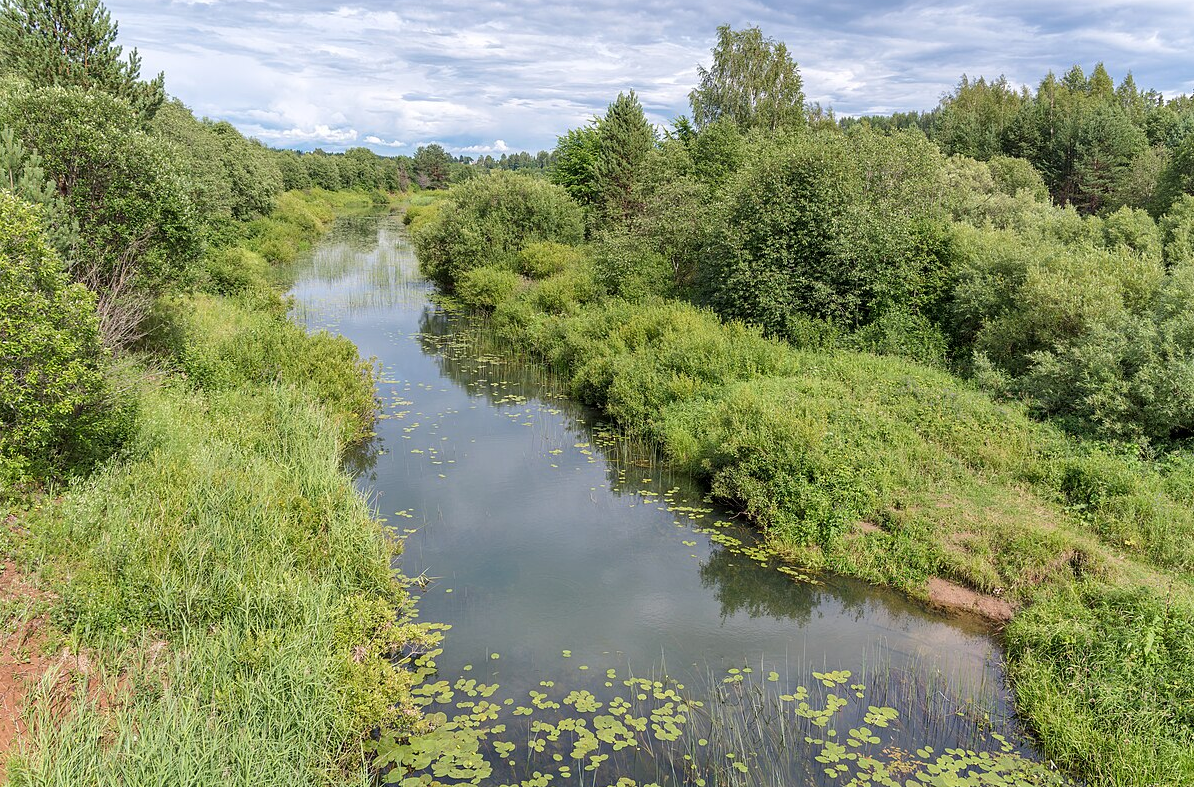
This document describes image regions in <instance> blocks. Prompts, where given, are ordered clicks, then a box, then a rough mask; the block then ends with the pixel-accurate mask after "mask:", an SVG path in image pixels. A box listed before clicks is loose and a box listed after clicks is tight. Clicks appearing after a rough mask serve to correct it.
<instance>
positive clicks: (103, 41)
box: [0, 0, 165, 120]
mask: <svg viewBox="0 0 1194 787" xmlns="http://www.w3.org/2000/svg"><path fill="white" fill-rule="evenodd" d="M118 32H119V27H118V25H117V24H116V23H115V22H113V21H112V17H111V15H110V14H109V13H108V10H107V9H106V8H104V5H103V3H101V2H99V0H46V1H44V2H39V1H38V0H4V2H3V4H2V5H0V63H3V68H4V71H6V72H7V73H9V74H13V75H16V76H18V77H20V78H22V79H25V80H27V81H28V82H29V83H30V84H32V85H34V86H35V87H50V86H62V87H68V86H69V87H77V88H81V89H83V90H85V91H90V90H97V91H102V92H104V93H107V94H108V95H111V96H114V97H117V98H121V99H124V100H125V101H127V102H128V103H129V104H131V105H132V106H133V108H134V109H135V110H136V111H137V114H138V115H139V116H140V117H141V118H143V119H146V120H148V119H150V118H152V117H153V115H154V113H155V112H157V110H158V108H159V107H160V106H161V105H162V102H163V100H164V99H165V90H164V88H163V84H164V77H163V75H162V74H158V76H157V77H156V78H155V79H154V80H153V81H151V82H142V81H141V58H140V56H139V55H138V54H137V50H136V49H134V50H133V51H132V52H130V53H129V56H128V59H127V60H121V54H122V52H123V49H122V47H120V46H119V45H117V44H116V36H117V34H118Z"/></svg>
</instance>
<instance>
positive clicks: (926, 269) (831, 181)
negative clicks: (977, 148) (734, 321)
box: [705, 127, 952, 336]
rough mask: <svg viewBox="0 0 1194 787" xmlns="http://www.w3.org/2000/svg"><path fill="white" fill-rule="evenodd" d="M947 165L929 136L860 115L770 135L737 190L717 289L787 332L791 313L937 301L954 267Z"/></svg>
mask: <svg viewBox="0 0 1194 787" xmlns="http://www.w3.org/2000/svg"><path fill="white" fill-rule="evenodd" d="M942 169H943V165H942V162H941V158H940V155H939V154H938V153H937V152H936V150H935V149H934V148H932V146H931V145H930V144H929V143H927V141H925V140H924V139H923V137H921V138H919V140H918V139H917V138H916V137H914V136H911V135H910V134H901V135H897V136H882V135H878V134H875V133H874V132H871V131H869V130H866V129H865V128H862V127H859V130H858V131H857V133H855V132H851V134H850V135H848V136H844V135H841V134H839V133H834V132H822V131H815V132H810V133H808V134H802V135H798V136H794V137H792V138H790V139H787V140H782V141H780V142H778V143H776V144H772V145H766V146H764V147H763V148H762V149H761V150H760V151H759V152H758V153H757V154H756V155H755V157H754V158H753V160H752V161H751V162H750V164H749V165H748V167H747V169H746V171H745V172H744V174H743V176H742V177H741V178H740V179H739V181H738V182H737V184H736V188H735V189H734V191H733V193H732V194H731V195H730V198H729V202H728V210H727V215H726V219H725V227H726V229H725V231H724V240H723V246H724V253H722V254H720V255H719V256H720V260H719V261H718V262H717V263H716V264H715V266H711V267H710V269H709V270H708V271H707V272H706V273H705V276H706V285H705V286H706V288H707V289H708V291H709V292H710V295H709V297H710V300H711V301H712V302H713V303H714V304H715V306H716V307H717V309H718V310H719V312H721V313H722V314H725V315H728V316H732V317H735V318H739V319H744V320H748V321H750V322H754V323H757V324H759V325H762V326H763V327H764V328H765V329H767V331H769V332H771V333H774V334H776V335H779V336H783V335H786V334H787V332H788V327H789V325H790V324H791V323H792V322H793V315H800V314H803V315H806V316H808V317H812V318H815V319H827V320H830V321H832V322H838V323H842V324H844V325H847V326H855V325H860V324H865V323H867V322H869V321H871V320H873V319H875V318H876V317H877V316H878V315H880V314H882V313H884V312H885V311H887V310H890V309H905V310H909V311H914V312H916V311H923V310H929V311H932V310H934V309H936V308H937V305H938V302H939V301H941V300H942V298H943V297H945V295H946V294H947V293H948V290H949V287H950V285H951V277H952V272H951V266H952V253H951V251H950V248H949V234H948V232H946V231H945V228H944V226H943V225H942V224H941V223H940V219H939V218H938V216H937V210H938V209H937V208H936V207H935V204H936V202H937V195H938V194H939V191H940V188H941V184H942V182H943V181H942Z"/></svg>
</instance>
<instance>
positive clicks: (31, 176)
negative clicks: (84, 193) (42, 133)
mask: <svg viewBox="0 0 1194 787" xmlns="http://www.w3.org/2000/svg"><path fill="white" fill-rule="evenodd" d="M0 189H7V190H8V191H9V192H11V193H12V194H15V195H16V196H17V197H20V198H21V199H23V200H25V201H26V202H30V203H33V204H34V205H40V206H41V209H42V212H43V213H42V215H43V216H44V217H45V222H44V230H43V231H44V232H45V235H46V240H47V241H48V242H49V243H50V245H51V246H53V247H54V249H55V251H57V252H58V253H59V254H60V255H62V256H63V258H66V257H67V256H69V255H70V254H71V253H72V252H73V251H74V248H75V244H77V243H78V242H79V223H78V222H77V221H75V219H74V218H73V217H72V216H71V215H70V211H69V210H68V209H67V207H66V203H65V202H64V201H63V199H62V197H61V196H60V195H59V194H58V188H57V184H55V183H54V181H52V180H48V179H47V178H46V172H45V170H44V169H43V168H42V158H41V156H40V155H38V153H37V151H35V150H27V149H26V148H25V146H24V145H23V144H21V140H19V139H17V137H16V135H15V134H13V133H12V130H11V129H7V128H5V129H0Z"/></svg>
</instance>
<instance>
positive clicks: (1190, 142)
mask: <svg viewBox="0 0 1194 787" xmlns="http://www.w3.org/2000/svg"><path fill="white" fill-rule="evenodd" d="M1191 194H1194V134H1186V135H1185V138H1184V139H1183V140H1182V142H1181V143H1180V144H1179V145H1178V146H1177V148H1176V149H1175V150H1174V151H1173V155H1172V157H1171V158H1170V159H1169V162H1168V165H1167V166H1166V167H1165V169H1164V171H1163V172H1162V173H1161V176H1160V179H1159V182H1158V185H1157V196H1156V203H1157V205H1158V207H1159V210H1158V211H1157V212H1158V213H1164V212H1166V211H1167V210H1170V209H1171V206H1172V205H1173V203H1174V202H1176V201H1177V200H1179V199H1181V198H1182V196H1183V195H1191Z"/></svg>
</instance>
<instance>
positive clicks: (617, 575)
mask: <svg viewBox="0 0 1194 787" xmlns="http://www.w3.org/2000/svg"><path fill="white" fill-rule="evenodd" d="M291 294H292V296H293V298H294V302H295V307H294V314H295V318H296V319H298V320H299V321H300V322H303V323H305V324H306V325H307V326H308V327H309V328H310V329H312V330H318V329H326V330H329V331H333V332H336V333H340V334H342V335H344V336H346V337H348V338H349V339H351V340H352V341H353V342H354V343H356V345H357V346H358V347H359V348H360V351H361V354H362V355H363V356H366V357H369V356H373V357H375V358H376V359H377V361H378V363H379V366H380V369H381V373H380V380H379V384H378V394H379V397H380V400H381V405H380V410H379V413H380V416H379V421H378V423H377V428H376V432H377V435H376V438H375V439H374V440H372V441H371V442H370V443H369V444H368V445H367V446H365V447H364V448H363V449H362V450H361V451H359V452H357V453H356V454H354V456H352V457H350V462H349V464H350V469H351V470H352V471H353V472H354V473H355V474H356V475H357V479H358V483H359V485H360V488H361V489H362V490H363V492H364V493H365V494H366V495H367V496H368V497H369V498H370V500H371V501H372V502H373V503H374V505H375V506H376V507H377V510H378V513H379V516H380V517H382V518H385V519H386V520H387V524H388V525H389V526H390V527H391V528H393V529H394V531H395V532H396V533H397V534H398V535H400V536H401V537H402V538H403V539H404V541H405V551H404V554H403V555H402V556H401V558H400V559H399V564H398V565H399V567H400V568H401V570H402V571H403V573H405V574H406V575H407V576H408V577H413V578H419V580H420V584H421V585H422V587H420V586H419V585H416V586H415V587H414V588H413V591H412V592H414V593H415V594H416V595H417V596H418V606H419V610H420V612H419V615H420V619H422V620H425V621H437V622H442V623H444V624H448V625H450V626H451V628H450V630H448V631H447V632H446V634H445V639H444V643H443V653H442V654H440V655H439V656H438V659H437V667H438V674H436V675H435V676H433V677H431V678H428V684H433V683H434V685H432V687H431V688H430V689H428V690H426V691H425V694H426V696H427V699H428V700H429V701H430V704H429V706H428V712H442V713H444V714H445V715H446V716H447V717H449V718H450V717H452V716H454V715H468V714H473V715H474V716H475V718H477V719H480V720H481V721H482V722H483V723H484V724H488V725H490V726H491V727H492V726H493V725H495V724H499V723H500V724H501V725H503V726H504V727H505V728H506V729H505V731H504V732H501V733H500V734H498V733H495V734H493V735H490V736H487V737H484V738H483V742H482V747H483V749H484V753H485V755H486V759H487V763H486V764H485V766H484V768H485V770H483V771H482V772H481V773H480V775H475V774H474V775H470V773H469V772H467V769H466V770H465V771H462V772H458V773H455V774H454V775H455V777H457V778H458V779H459V781H461V782H463V783H468V782H470V781H472V782H473V783H494V784H498V783H507V782H508V783H518V782H520V781H522V782H523V783H527V784H548V783H554V784H562V783H570V784H571V783H575V784H578V785H587V784H598V785H605V784H614V783H615V782H616V781H617V780H618V778H623V779H633V780H636V781H637V782H639V783H648V782H656V783H659V784H661V785H662V784H698V785H699V784H703V783H708V784H715V783H741V784H776V785H780V784H844V783H847V782H849V780H850V779H863V780H864V781H865V780H867V779H873V780H874V781H875V782H882V778H889V779H892V780H898V782H899V783H901V784H902V783H903V779H905V778H907V777H908V776H910V775H912V774H915V773H917V772H926V768H930V767H931V768H940V767H941V762H942V761H943V758H944V760H946V761H949V762H953V761H954V760H951V759H950V758H955V759H965V758H969V759H970V760H973V761H974V762H973V763H968V764H967V765H966V767H965V768H962V769H961V770H960V771H959V772H960V773H970V772H975V773H977V772H978V771H979V770H983V771H984V772H985V771H986V770H994V769H995V766H990V765H983V764H979V765H975V764H974V763H979V761H981V760H987V761H989V762H994V761H996V760H998V759H1000V758H998V757H994V756H992V757H988V756H987V753H991V754H992V755H997V754H1002V753H1008V752H1011V753H1012V754H1013V756H1012V758H1010V759H1009V758H1003V759H1004V760H1005V761H1007V762H1012V763H1013V765H1012V766H1008V767H1018V766H1015V763H1016V762H1017V761H1018V756H1019V755H1023V756H1025V757H1026V758H1028V759H1031V758H1032V757H1033V752H1032V749H1031V746H1030V745H1029V744H1028V743H1027V741H1026V740H1025V739H1024V737H1023V735H1022V733H1021V731H1020V730H1019V728H1018V726H1017V724H1016V721H1015V719H1014V716H1013V714H1012V712H1011V709H1010V703H1009V698H1008V695H1007V691H1006V690H1005V687H1004V681H1003V676H1002V671H1001V665H1000V658H1001V657H1000V648H999V643H998V641H997V639H995V638H994V637H992V636H991V635H990V634H989V633H988V632H987V631H986V630H985V629H984V628H983V627H982V626H981V625H978V624H977V623H974V622H968V621H966V620H962V619H951V618H947V617H944V616H942V615H939V614H936V613H932V612H929V611H927V610H924V609H922V608H920V607H919V606H917V605H916V604H913V603H910V602H909V601H907V600H905V599H903V598H902V597H901V596H899V595H898V594H895V593H892V592H889V591H886V590H883V589H879V588H875V587H871V586H868V585H866V584H863V583H860V582H855V581H851V580H846V579H841V578H836V577H833V576H817V577H804V576H802V575H800V572H792V571H791V570H789V573H783V572H781V571H780V570H778V569H779V565H778V564H777V563H775V562H774V561H773V560H772V559H771V558H770V557H769V556H767V555H766V554H765V553H761V552H759V551H756V549H755V540H754V535H753V533H752V531H750V530H749V529H746V528H744V527H742V526H741V525H740V524H739V523H738V520H737V519H736V518H735V517H734V514H733V512H732V511H729V510H726V509H724V508H722V507H720V506H718V505H715V504H713V503H711V502H709V501H708V500H707V499H706V498H705V497H704V495H703V493H702V490H701V489H700V488H699V486H698V485H697V484H696V483H695V482H694V481H693V479H691V478H689V477H685V476H683V475H680V474H677V473H673V472H671V471H670V470H669V469H668V467H667V466H666V464H663V463H660V462H659V461H657V459H656V457H655V456H654V455H653V454H652V452H651V451H650V448H649V447H645V446H640V445H636V444H635V443H634V442H633V441H630V440H627V439H625V438H623V437H622V436H621V435H619V434H618V432H617V430H615V429H612V428H611V427H610V425H609V424H608V423H606V422H605V421H603V419H602V417H601V416H600V414H598V413H596V412H594V411H592V410H590V409H587V408H585V407H582V406H580V405H578V404H576V403H574V402H571V401H569V400H568V399H567V398H566V397H565V396H563V395H562V393H561V389H560V387H559V386H558V385H556V384H555V383H554V381H553V380H552V378H551V375H549V374H547V373H546V372H545V371H544V370H542V369H540V368H538V367H536V366H535V365H533V364H528V363H526V362H525V361H523V360H521V359H520V358H518V357H517V355H516V354H515V353H513V352H510V351H507V350H503V349H501V348H500V347H499V346H497V345H495V343H494V342H493V341H492V340H491V339H490V338H489V337H488V336H487V334H486V332H485V331H484V330H483V328H482V329H479V328H477V326H476V325H475V324H474V322H473V321H470V320H468V319H465V318H463V317H459V316H453V315H451V314H449V313H446V312H445V311H444V310H442V309H440V308H438V307H437V306H436V305H435V304H434V303H433V301H432V298H431V296H432V294H433V291H432V288H431V287H430V285H428V284H427V283H426V282H425V281H423V280H422V279H421V278H420V277H419V275H418V270H417V262H416V259H415V254H414V251H413V248H412V246H411V244H410V242H409V239H408V237H407V235H406V232H405V229H404V228H403V227H402V225H401V222H400V221H398V220H397V219H395V218H391V217H385V218H354V219H343V220H341V221H339V222H338V223H337V225H336V227H335V229H334V231H333V232H332V233H331V235H329V236H328V237H327V238H326V239H325V240H324V241H323V242H322V243H321V244H320V245H319V246H318V248H317V249H316V250H315V251H314V253H313V254H312V255H310V257H309V259H307V260H306V261H305V262H303V263H300V264H299V266H298V268H297V270H296V273H295V280H294V283H293V288H292V290H291ZM814 673H815V674H814ZM470 681H473V682H472V683H470ZM831 697H832V699H830V698H831ZM553 705H554V706H556V707H553ZM598 717H602V718H603V719H604V720H601V721H599V720H598ZM577 719H580V720H581V721H580V723H579V724H578V723H577V721H576V720H577ZM610 719H614V721H613V722H611V721H610ZM635 723H637V724H639V725H640V726H641V727H642V729H641V730H640V729H638V728H636V727H635V726H634V725H635ZM578 727H579V728H583V730H588V731H589V732H588V733H585V732H584V731H583V730H581V729H577V728H578ZM598 728H600V730H601V731H603V732H602V734H601V735H597V736H596V737H594V736H593V735H592V734H589V733H595V732H598V731H599V729H598ZM553 735H554V736H555V739H554V740H553V739H552V736H553ZM537 740H538V741H539V743H536V741H537ZM578 740H580V741H585V743H584V744H582V745H581V746H580V748H579V750H578V748H577V746H576V743H577V741H578ZM594 740H595V741H596V746H595V747H594ZM495 741H497V742H498V743H500V744H501V745H498V746H495ZM619 742H620V743H619ZM536 749H541V750H536ZM589 749H591V750H589ZM947 750H953V751H955V753H952V754H951V753H947ZM957 750H960V751H957ZM474 764H475V763H474ZM590 766H592V767H590ZM948 767H952V766H949V765H948V763H947V770H948ZM1000 767H1003V766H1000ZM586 768H588V770H586ZM966 768H969V769H970V770H969V771H968V770H966ZM536 773H537V774H538V775H537V776H536V775H535V774H536ZM441 775H442V774H441ZM880 777H882V778H880ZM445 778H446V777H445ZM1009 778H1010V777H1009ZM446 780H447V781H449V782H451V781H452V779H451V778H446ZM622 783H623V784H626V783H628V782H625V781H624V782H622ZM859 783H863V782H862V781H860V782H859ZM866 783H870V782H869V781H867V782H866ZM996 783H1001V782H996ZM1008 783H1013V782H1010V781H1009V782H1008Z"/></svg>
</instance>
